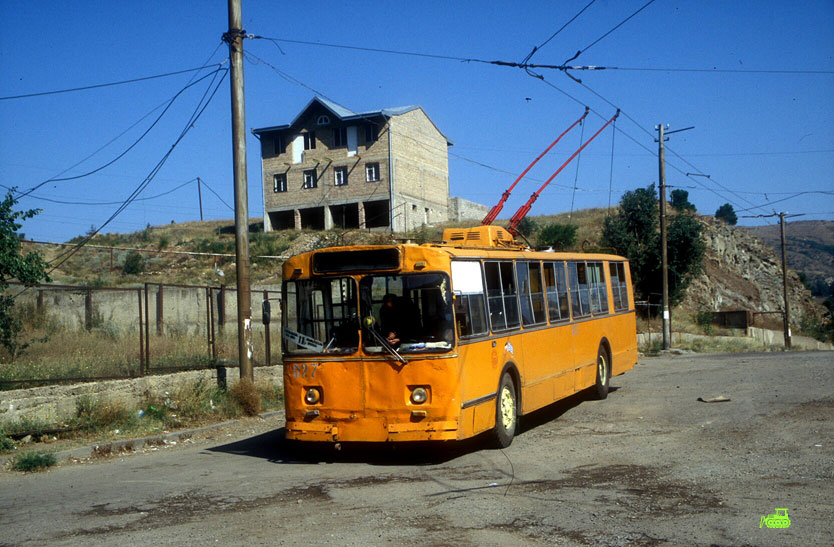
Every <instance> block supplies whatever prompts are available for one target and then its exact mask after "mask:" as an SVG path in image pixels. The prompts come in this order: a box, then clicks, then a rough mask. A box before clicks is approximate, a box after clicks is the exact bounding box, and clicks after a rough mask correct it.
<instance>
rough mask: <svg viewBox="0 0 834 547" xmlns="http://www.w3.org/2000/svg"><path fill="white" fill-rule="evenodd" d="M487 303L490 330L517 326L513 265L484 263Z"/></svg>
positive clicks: (507, 263) (516, 301) (508, 262)
mask: <svg viewBox="0 0 834 547" xmlns="http://www.w3.org/2000/svg"><path fill="white" fill-rule="evenodd" d="M484 273H485V276H486V283H487V303H488V304H489V319H490V324H491V325H492V330H502V329H507V328H513V327H517V326H518V323H519V321H518V300H517V298H516V289H515V276H514V275H513V263H512V262H510V261H507V262H485V263H484Z"/></svg>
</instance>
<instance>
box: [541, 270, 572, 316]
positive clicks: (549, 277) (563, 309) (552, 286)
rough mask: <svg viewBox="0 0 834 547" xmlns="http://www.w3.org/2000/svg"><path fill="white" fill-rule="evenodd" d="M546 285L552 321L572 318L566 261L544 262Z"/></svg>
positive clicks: (548, 310) (549, 314) (549, 313)
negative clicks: (569, 309) (569, 308)
mask: <svg viewBox="0 0 834 547" xmlns="http://www.w3.org/2000/svg"><path fill="white" fill-rule="evenodd" d="M544 285H545V289H546V292H547V314H548V317H549V318H550V322H551V323H555V322H557V321H565V320H567V319H570V312H569V311H568V295H567V286H566V285H565V265H564V263H562V262H555V263H554V262H545V263H544Z"/></svg>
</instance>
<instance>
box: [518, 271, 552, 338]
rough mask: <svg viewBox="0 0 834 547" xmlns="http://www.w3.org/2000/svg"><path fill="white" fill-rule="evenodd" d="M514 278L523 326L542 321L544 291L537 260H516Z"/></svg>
mask: <svg viewBox="0 0 834 547" xmlns="http://www.w3.org/2000/svg"><path fill="white" fill-rule="evenodd" d="M515 273H516V279H517V280H518V295H519V302H520V304H521V322H522V324H523V325H524V326H527V325H537V324H540V323H544V320H545V319H544V291H543V289H542V274H541V265H540V264H539V263H538V262H516V263H515Z"/></svg>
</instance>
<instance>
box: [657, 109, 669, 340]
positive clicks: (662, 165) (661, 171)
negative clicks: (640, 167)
mask: <svg viewBox="0 0 834 547" xmlns="http://www.w3.org/2000/svg"><path fill="white" fill-rule="evenodd" d="M663 130H664V127H663V124H662V123H661V124H658V126H657V142H658V150H657V161H658V164H657V169H658V174H657V176H658V180H659V181H660V264H661V269H662V270H663V272H662V276H663V308H662V309H663V349H669V347H670V346H671V345H672V325H671V321H670V320H671V317H670V316H669V262H668V260H667V255H666V149H665V148H664V147H663V142H664V140H665V139H666V138H668V137H664V136H663Z"/></svg>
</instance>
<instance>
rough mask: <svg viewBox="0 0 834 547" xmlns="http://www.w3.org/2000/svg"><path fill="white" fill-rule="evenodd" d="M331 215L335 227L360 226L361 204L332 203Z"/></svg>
mask: <svg viewBox="0 0 834 547" xmlns="http://www.w3.org/2000/svg"><path fill="white" fill-rule="evenodd" d="M330 216H332V217H333V226H334V227H335V228H359V204H358V203H346V204H345V205H331V206H330Z"/></svg>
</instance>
